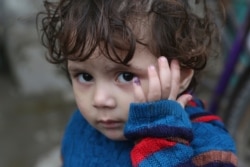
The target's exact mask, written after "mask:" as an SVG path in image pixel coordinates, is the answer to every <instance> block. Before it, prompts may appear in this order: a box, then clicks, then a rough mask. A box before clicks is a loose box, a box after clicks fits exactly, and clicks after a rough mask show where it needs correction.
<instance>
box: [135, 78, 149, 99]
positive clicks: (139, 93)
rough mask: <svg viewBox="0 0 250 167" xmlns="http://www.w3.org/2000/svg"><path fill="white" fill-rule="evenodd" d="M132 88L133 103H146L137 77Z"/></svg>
mask: <svg viewBox="0 0 250 167" xmlns="http://www.w3.org/2000/svg"><path fill="white" fill-rule="evenodd" d="M133 87H134V98H135V103H143V102H146V98H145V95H144V92H143V89H142V87H141V82H140V80H139V78H138V77H135V78H134V79H133Z"/></svg>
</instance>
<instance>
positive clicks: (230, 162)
mask: <svg viewBox="0 0 250 167" xmlns="http://www.w3.org/2000/svg"><path fill="white" fill-rule="evenodd" d="M186 112H187V113H188V114H189V117H190V120H191V121H192V129H193V135H194V139H193V141H192V142H191V146H192V148H193V150H194V155H193V158H192V159H193V160H192V161H193V163H194V164H195V166H206V167H213V166H224V167H234V166H237V157H236V149H235V143H234V141H233V139H232V137H231V136H230V134H229V133H228V131H227V130H226V128H225V127H224V124H223V123H222V120H221V119H220V117H218V116H217V115H214V114H213V113H210V112H207V111H204V105H203V103H202V102H201V101H200V100H192V101H190V102H189V105H188V106H187V107H186Z"/></svg>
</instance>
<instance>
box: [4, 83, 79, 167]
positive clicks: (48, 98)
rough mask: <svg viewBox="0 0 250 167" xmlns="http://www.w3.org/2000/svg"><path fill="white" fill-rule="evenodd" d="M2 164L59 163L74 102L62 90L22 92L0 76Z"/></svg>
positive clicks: (50, 166)
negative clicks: (33, 94)
mask: <svg viewBox="0 0 250 167" xmlns="http://www.w3.org/2000/svg"><path fill="white" fill-rule="evenodd" d="M0 92H1V93H0V145H1V149H0V166H1V167H56V166H59V165H60V154H59V146H60V142H61V138H62V133H63V130H64V127H65V125H66V122H67V121H68V119H69V116H70V114H71V112H72V111H73V109H74V108H75V106H74V102H72V101H70V100H65V99H63V98H62V96H61V95H60V94H57V93H54V94H46V95H43V96H30V97H29V96H22V95H21V94H18V92H17V91H16V90H15V86H14V85H12V83H10V81H8V80H6V78H0Z"/></svg>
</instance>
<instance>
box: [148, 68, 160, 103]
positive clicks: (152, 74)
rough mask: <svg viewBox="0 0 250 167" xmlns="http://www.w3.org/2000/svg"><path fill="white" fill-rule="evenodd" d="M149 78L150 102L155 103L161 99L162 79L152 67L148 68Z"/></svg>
mask: <svg viewBox="0 0 250 167" xmlns="http://www.w3.org/2000/svg"><path fill="white" fill-rule="evenodd" d="M148 78H149V86H148V97H147V100H148V101H155V100H159V99H161V84H160V79H159V77H158V74H157V71H156V68H155V67H154V66H153V65H151V66H149V67H148Z"/></svg>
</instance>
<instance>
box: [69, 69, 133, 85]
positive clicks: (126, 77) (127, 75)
mask: <svg viewBox="0 0 250 167" xmlns="http://www.w3.org/2000/svg"><path fill="white" fill-rule="evenodd" d="M73 77H74V78H76V79H77V81H78V82H80V83H89V82H92V80H93V79H94V77H93V76H92V75H91V74H89V73H87V72H79V73H76V74H74V75H73ZM86 77H89V78H86ZM121 77H122V78H121ZM134 77H135V74H133V73H131V72H127V71H125V72H119V73H118V74H117V77H116V79H115V81H116V82H118V83H130V82H132V81H133V78H134Z"/></svg>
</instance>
